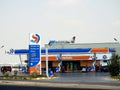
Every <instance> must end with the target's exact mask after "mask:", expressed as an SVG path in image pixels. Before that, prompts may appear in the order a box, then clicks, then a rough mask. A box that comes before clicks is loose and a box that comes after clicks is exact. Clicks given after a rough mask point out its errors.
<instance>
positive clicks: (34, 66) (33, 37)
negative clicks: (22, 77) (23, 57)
mask: <svg viewBox="0 0 120 90" xmlns="http://www.w3.org/2000/svg"><path fill="white" fill-rule="evenodd" d="M33 72H36V73H37V74H41V48H40V35H39V34H35V33H31V34H30V41H29V73H30V74H32V73H33Z"/></svg>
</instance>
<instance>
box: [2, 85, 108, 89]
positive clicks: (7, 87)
mask: <svg viewBox="0 0 120 90" xmlns="http://www.w3.org/2000/svg"><path fill="white" fill-rule="evenodd" d="M0 90H96V89H88V88H61V87H39V86H16V85H15V86H14V85H0ZM97 90H104V89H97ZM106 90H107V89H106Z"/></svg>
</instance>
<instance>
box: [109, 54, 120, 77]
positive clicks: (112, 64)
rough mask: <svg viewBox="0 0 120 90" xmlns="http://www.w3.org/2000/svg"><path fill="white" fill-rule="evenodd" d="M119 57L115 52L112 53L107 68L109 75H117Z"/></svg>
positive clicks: (119, 67)
mask: <svg viewBox="0 0 120 90" xmlns="http://www.w3.org/2000/svg"><path fill="white" fill-rule="evenodd" d="M119 59H120V57H119V55H117V54H113V55H112V58H111V60H109V61H108V69H109V72H110V75H111V76H117V75H119V71H120V61H119Z"/></svg>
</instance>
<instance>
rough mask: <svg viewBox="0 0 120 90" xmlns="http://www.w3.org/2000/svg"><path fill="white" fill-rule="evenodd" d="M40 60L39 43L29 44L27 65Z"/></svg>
mask: <svg viewBox="0 0 120 90" xmlns="http://www.w3.org/2000/svg"><path fill="white" fill-rule="evenodd" d="M39 62H40V45H29V67H33V66H35V65H37V64H38V63H39Z"/></svg>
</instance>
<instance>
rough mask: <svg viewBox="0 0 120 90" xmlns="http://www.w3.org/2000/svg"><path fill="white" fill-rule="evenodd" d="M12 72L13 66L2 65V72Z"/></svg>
mask: <svg viewBox="0 0 120 90" xmlns="http://www.w3.org/2000/svg"><path fill="white" fill-rule="evenodd" d="M7 71H9V72H11V71H12V67H11V66H2V67H1V72H7Z"/></svg>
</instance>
